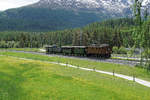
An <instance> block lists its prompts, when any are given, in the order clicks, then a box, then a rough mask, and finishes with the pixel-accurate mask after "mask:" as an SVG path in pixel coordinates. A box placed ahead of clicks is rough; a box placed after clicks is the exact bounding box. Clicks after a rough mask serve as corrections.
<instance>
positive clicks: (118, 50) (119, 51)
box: [113, 47, 127, 54]
mask: <svg viewBox="0 0 150 100" xmlns="http://www.w3.org/2000/svg"><path fill="white" fill-rule="evenodd" d="M113 53H114V54H127V50H126V48H125V47H120V48H118V47H113Z"/></svg>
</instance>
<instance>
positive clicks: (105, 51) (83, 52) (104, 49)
mask: <svg viewBox="0 0 150 100" xmlns="http://www.w3.org/2000/svg"><path fill="white" fill-rule="evenodd" d="M46 53H47V54H52V53H54V54H64V55H74V56H76V55H77V56H94V57H104V58H109V57H111V53H112V48H111V47H110V46H109V45H108V44H103V45H100V46H61V47H58V46H47V47H46Z"/></svg>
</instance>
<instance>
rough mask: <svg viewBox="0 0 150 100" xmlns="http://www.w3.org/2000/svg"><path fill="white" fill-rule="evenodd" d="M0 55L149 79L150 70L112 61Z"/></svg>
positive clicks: (1, 53) (21, 54)
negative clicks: (66, 64)
mask: <svg viewBox="0 0 150 100" xmlns="http://www.w3.org/2000/svg"><path fill="white" fill-rule="evenodd" d="M0 55H6V56H13V57H20V58H28V59H34V60H40V61H50V62H61V63H68V64H71V65H75V66H79V67H85V68H91V69H93V68H95V69H98V70H103V71H108V72H113V71H114V72H115V73H118V74H124V75H128V76H135V77H137V78H141V79H144V80H147V81H150V72H147V70H146V69H143V68H138V67H131V66H127V65H119V64H113V63H104V62H97V61H91V60H81V59H78V58H64V57H59V56H46V55H37V54H29V53H16V52H0Z"/></svg>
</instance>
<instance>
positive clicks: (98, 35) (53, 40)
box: [0, 18, 135, 48]
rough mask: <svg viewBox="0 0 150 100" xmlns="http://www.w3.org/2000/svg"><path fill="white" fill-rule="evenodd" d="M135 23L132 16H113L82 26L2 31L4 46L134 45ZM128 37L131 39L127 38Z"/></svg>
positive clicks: (0, 44) (0, 45)
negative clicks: (30, 30) (48, 30)
mask: <svg viewBox="0 0 150 100" xmlns="http://www.w3.org/2000/svg"><path fill="white" fill-rule="evenodd" d="M134 27H135V23H134V21H133V19H131V18H122V19H112V20H107V21H103V22H96V23H93V24H89V25H87V26H85V27H82V28H76V29H68V30H63V31H52V32H51V31H50V32H23V31H3V32H0V36H1V37H0V47H1V48H14V47H15V48H25V47H30V48H39V47H43V46H45V45H76V46H82V45H86V46H87V45H93V44H96V45H100V44H110V45H111V46H118V47H121V46H125V47H128V46H133V39H132V38H131V35H132V33H133V32H134ZM127 40H128V43H126V41H127Z"/></svg>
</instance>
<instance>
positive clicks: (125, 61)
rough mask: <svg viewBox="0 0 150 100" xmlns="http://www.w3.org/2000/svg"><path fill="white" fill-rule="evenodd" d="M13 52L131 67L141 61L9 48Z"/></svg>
mask: <svg viewBox="0 0 150 100" xmlns="http://www.w3.org/2000/svg"><path fill="white" fill-rule="evenodd" d="M7 51H11V52H22V53H31V54H39V55H46V56H50V57H63V58H73V59H82V60H91V61H96V62H106V63H115V64H121V65H128V66H131V67H134V66H135V65H137V64H139V63H140V61H137V60H123V59H112V58H109V59H100V58H96V57H83V56H82V57H80V56H65V55H58V54H50V55H47V54H45V53H39V52H30V51H15V50H7Z"/></svg>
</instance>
